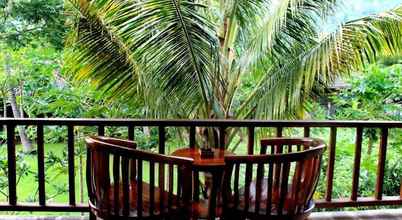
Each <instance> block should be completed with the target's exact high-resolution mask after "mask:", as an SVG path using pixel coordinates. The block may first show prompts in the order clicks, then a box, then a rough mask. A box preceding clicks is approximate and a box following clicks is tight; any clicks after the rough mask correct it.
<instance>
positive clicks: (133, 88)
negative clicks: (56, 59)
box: [75, 0, 218, 114]
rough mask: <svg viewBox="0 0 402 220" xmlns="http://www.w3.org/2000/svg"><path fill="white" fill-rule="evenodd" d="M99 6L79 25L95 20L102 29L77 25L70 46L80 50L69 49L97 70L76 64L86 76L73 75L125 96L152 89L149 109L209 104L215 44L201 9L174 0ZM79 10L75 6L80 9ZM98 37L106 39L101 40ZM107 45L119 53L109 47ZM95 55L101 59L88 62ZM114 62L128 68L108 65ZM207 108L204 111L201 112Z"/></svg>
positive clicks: (81, 60)
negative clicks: (113, 47) (76, 32)
mask: <svg viewBox="0 0 402 220" xmlns="http://www.w3.org/2000/svg"><path fill="white" fill-rule="evenodd" d="M103 2H106V3H105V4H101V5H100V6H99V5H97V9H96V10H94V11H95V12H96V13H95V14H96V15H98V16H95V19H94V16H88V17H87V16H86V15H85V14H84V13H82V12H81V15H83V14H84V16H83V17H84V18H85V20H84V21H86V22H82V20H83V19H81V23H83V24H86V25H87V24H88V22H94V21H93V20H97V23H98V24H97V25H98V26H99V27H101V28H103V29H102V30H99V31H96V29H94V28H93V27H92V26H89V27H88V28H86V29H84V28H82V27H81V28H80V29H78V36H81V37H85V38H84V39H82V40H78V41H76V42H75V43H76V44H78V45H79V44H80V43H81V42H83V43H84V44H85V45H83V46H82V47H81V48H84V49H82V50H81V51H77V50H76V51H75V53H76V54H78V55H79V57H78V59H77V60H79V62H80V63H88V66H90V65H92V66H94V65H95V66H96V67H97V66H101V67H102V68H103V69H102V68H101V71H97V70H99V68H98V69H97V68H90V69H88V68H83V67H82V66H79V70H86V72H87V74H79V76H80V77H81V78H90V79H93V80H96V81H97V82H98V85H99V86H100V87H101V88H105V89H107V90H108V91H109V92H110V93H114V94H118V95H119V96H126V97H128V98H129V97H132V96H133V95H136V94H137V93H140V94H141V95H145V94H149V91H153V92H154V93H156V94H159V95H158V96H154V98H155V99H154V100H153V101H152V103H153V105H152V106H149V107H150V108H155V109H158V108H161V106H164V108H168V106H169V107H171V108H173V109H176V108H179V107H183V106H185V107H188V108H190V109H194V108H195V106H198V103H199V102H203V103H211V100H213V98H211V96H212V94H210V91H209V89H208V88H209V87H210V85H208V84H209V83H210V78H211V77H212V76H211V75H212V74H215V73H216V70H215V68H216V67H217V66H218V65H217V64H215V63H216V62H217V59H216V57H217V55H216V53H217V47H218V45H217V42H218V40H217V37H216V34H215V32H214V30H213V27H212V25H211V24H210V22H209V21H207V20H206V19H205V18H204V17H202V16H201V15H200V14H199V13H198V11H197V9H198V8H199V7H202V5H200V4H195V3H193V2H192V1H178V0H149V1H103ZM85 7H86V6H82V5H77V8H80V9H81V8H85ZM83 24H82V25H81V26H83ZM99 27H98V28H99ZM105 30H107V31H105ZM108 33H109V35H108ZM110 33H111V34H113V36H111V34H110ZM99 35H101V36H104V37H105V39H106V38H109V39H112V41H109V42H106V41H107V40H105V42H102V41H101V39H102V38H99ZM116 39H117V40H116ZM116 41H117V42H116ZM113 42H115V44H113V46H119V50H112V51H111V50H110V49H109V44H112V43H113ZM94 45H95V46H94ZM89 48H93V49H92V50H91V49H89ZM126 52H127V53H126ZM96 56H98V57H99V56H102V57H100V58H99V59H98V60H94V58H93V57H96ZM116 58H118V59H122V60H124V61H126V63H127V64H130V65H126V63H122V62H120V63H116V62H112V61H113V60H114V59H116ZM83 61H84V62H83ZM102 63H103V64H104V65H102ZM115 64H117V65H115ZM123 68H124V69H125V70H124V71H123V70H121V69H123ZM115 70H116V71H115ZM117 70H118V71H117ZM133 76H134V77H133ZM118 82H120V84H119V83H118ZM122 82H124V84H121V83H122ZM139 90H141V91H139ZM148 98H149V97H144V99H148ZM144 101H147V100H144ZM189 106H190V107H189ZM207 109H208V108H207V107H204V110H205V112H207ZM206 114H207V113H206Z"/></svg>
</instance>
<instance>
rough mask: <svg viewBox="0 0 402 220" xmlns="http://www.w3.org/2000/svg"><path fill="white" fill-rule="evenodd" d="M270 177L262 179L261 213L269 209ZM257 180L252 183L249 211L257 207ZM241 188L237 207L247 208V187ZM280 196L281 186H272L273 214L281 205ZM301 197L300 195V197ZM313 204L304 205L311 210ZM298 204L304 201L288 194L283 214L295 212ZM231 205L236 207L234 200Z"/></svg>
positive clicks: (240, 208) (275, 213)
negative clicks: (296, 199)
mask: <svg viewBox="0 0 402 220" xmlns="http://www.w3.org/2000/svg"><path fill="white" fill-rule="evenodd" d="M267 182H268V179H267V178H266V177H264V178H263V180H262V181H261V196H260V208H259V212H260V213H261V214H265V213H266V211H267V210H266V209H267V191H268V190H267V189H268V184H267ZM256 186H257V182H256V181H255V180H254V181H252V182H251V183H250V196H249V209H248V210H249V211H250V212H254V210H255V208H256V200H257V199H256V196H257V187H256ZM239 190H240V195H242V196H240V197H239V203H238V206H237V207H236V209H237V210H244V208H245V198H244V191H245V188H244V187H242V188H240V189H239ZM290 191H291V185H288V192H290ZM299 193H300V194H302V193H303V190H300V191H299ZM279 198H280V188H279V187H274V186H273V187H272V198H271V215H277V214H278V212H277V210H278V206H279V202H280V201H279ZM299 198H300V197H299ZM311 205H313V204H309V205H308V206H307V207H304V210H305V211H306V210H309V209H310V208H311V207H310V206H311ZM296 206H301V207H302V206H303V201H295V199H294V198H292V195H291V194H290V193H288V194H287V195H286V198H285V200H284V204H283V208H284V211H283V213H282V215H288V214H290V215H291V214H292V213H293V212H294V210H293V209H294V207H296ZM229 207H231V208H235V207H234V201H233V200H232V201H231V202H230V204H229Z"/></svg>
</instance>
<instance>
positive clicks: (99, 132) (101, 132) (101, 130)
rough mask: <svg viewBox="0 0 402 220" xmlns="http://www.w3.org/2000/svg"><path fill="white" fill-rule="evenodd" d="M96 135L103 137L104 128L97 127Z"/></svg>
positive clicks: (102, 126) (101, 126)
mask: <svg viewBox="0 0 402 220" xmlns="http://www.w3.org/2000/svg"><path fill="white" fill-rule="evenodd" d="M98 135H99V136H105V126H104V125H99V126H98Z"/></svg>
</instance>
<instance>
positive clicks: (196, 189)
mask: <svg viewBox="0 0 402 220" xmlns="http://www.w3.org/2000/svg"><path fill="white" fill-rule="evenodd" d="M193 200H194V201H197V202H198V201H199V200H200V175H199V172H198V171H194V172H193Z"/></svg>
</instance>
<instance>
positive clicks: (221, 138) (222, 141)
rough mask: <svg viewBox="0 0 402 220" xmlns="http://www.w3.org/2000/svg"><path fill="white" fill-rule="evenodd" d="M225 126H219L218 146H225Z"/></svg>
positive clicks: (221, 147) (222, 147)
mask: <svg viewBox="0 0 402 220" xmlns="http://www.w3.org/2000/svg"><path fill="white" fill-rule="evenodd" d="M225 139H226V128H225V127H219V148H220V149H225V147H226V140H225Z"/></svg>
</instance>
